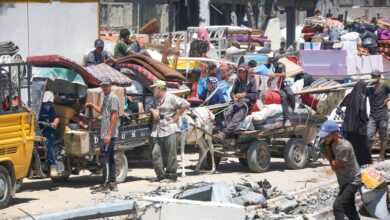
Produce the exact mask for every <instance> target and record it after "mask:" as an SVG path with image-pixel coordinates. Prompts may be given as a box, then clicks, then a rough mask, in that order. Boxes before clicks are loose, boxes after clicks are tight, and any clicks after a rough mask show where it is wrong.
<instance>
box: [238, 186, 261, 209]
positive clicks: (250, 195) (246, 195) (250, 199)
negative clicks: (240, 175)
mask: <svg viewBox="0 0 390 220" xmlns="http://www.w3.org/2000/svg"><path fill="white" fill-rule="evenodd" d="M234 200H235V202H236V203H237V204H239V205H243V206H249V205H262V206H264V207H265V206H266V205H267V200H266V199H265V197H264V196H263V195H262V194H260V193H255V192H252V191H250V190H244V191H241V192H240V193H239V196H237V197H236V198H234Z"/></svg>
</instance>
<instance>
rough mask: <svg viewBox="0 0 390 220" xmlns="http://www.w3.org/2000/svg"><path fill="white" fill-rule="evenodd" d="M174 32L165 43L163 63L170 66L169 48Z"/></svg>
mask: <svg viewBox="0 0 390 220" xmlns="http://www.w3.org/2000/svg"><path fill="white" fill-rule="evenodd" d="M171 43H172V32H170V33H169V36H168V38H167V39H166V40H165V41H164V46H163V51H162V59H161V63H164V64H168V48H170V47H171Z"/></svg>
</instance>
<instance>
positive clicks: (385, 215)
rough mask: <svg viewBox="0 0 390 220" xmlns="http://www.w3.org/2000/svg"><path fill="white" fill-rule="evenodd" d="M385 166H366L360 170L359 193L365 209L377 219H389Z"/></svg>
mask: <svg viewBox="0 0 390 220" xmlns="http://www.w3.org/2000/svg"><path fill="white" fill-rule="evenodd" d="M380 170H386V168H385V166H381V165H379V166H378V168H374V167H368V168H366V169H364V170H362V171H361V178H362V186H361V187H360V189H359V191H360V195H361V199H362V201H363V204H364V207H365V210H366V211H367V212H368V214H370V216H371V217H375V218H378V219H390V213H389V209H388V206H389V203H388V201H389V199H388V198H389V190H388V186H387V185H388V182H389V179H388V175H387V173H386V172H383V171H380Z"/></svg>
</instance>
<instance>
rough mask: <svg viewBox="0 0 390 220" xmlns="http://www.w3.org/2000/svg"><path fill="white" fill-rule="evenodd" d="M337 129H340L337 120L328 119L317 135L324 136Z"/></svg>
mask: <svg viewBox="0 0 390 220" xmlns="http://www.w3.org/2000/svg"><path fill="white" fill-rule="evenodd" d="M335 131H339V126H338V125H337V123H336V122H335V121H330V120H328V121H326V122H324V123H323V124H322V126H321V130H320V131H319V132H318V134H317V136H318V137H320V138H323V137H326V136H327V135H328V134H330V133H332V132H335Z"/></svg>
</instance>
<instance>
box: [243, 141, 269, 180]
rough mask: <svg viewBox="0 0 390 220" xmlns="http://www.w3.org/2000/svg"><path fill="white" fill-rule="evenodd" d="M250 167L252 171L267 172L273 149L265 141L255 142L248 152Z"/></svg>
mask: <svg viewBox="0 0 390 220" xmlns="http://www.w3.org/2000/svg"><path fill="white" fill-rule="evenodd" d="M247 161H248V167H249V169H250V170H251V171H252V172H256V173H262V172H266V171H267V170H268V168H269V165H270V163H271V150H270V148H269V146H268V144H267V143H266V142H265V141H255V142H253V143H252V144H251V145H250V146H249V148H248V152H247Z"/></svg>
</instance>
